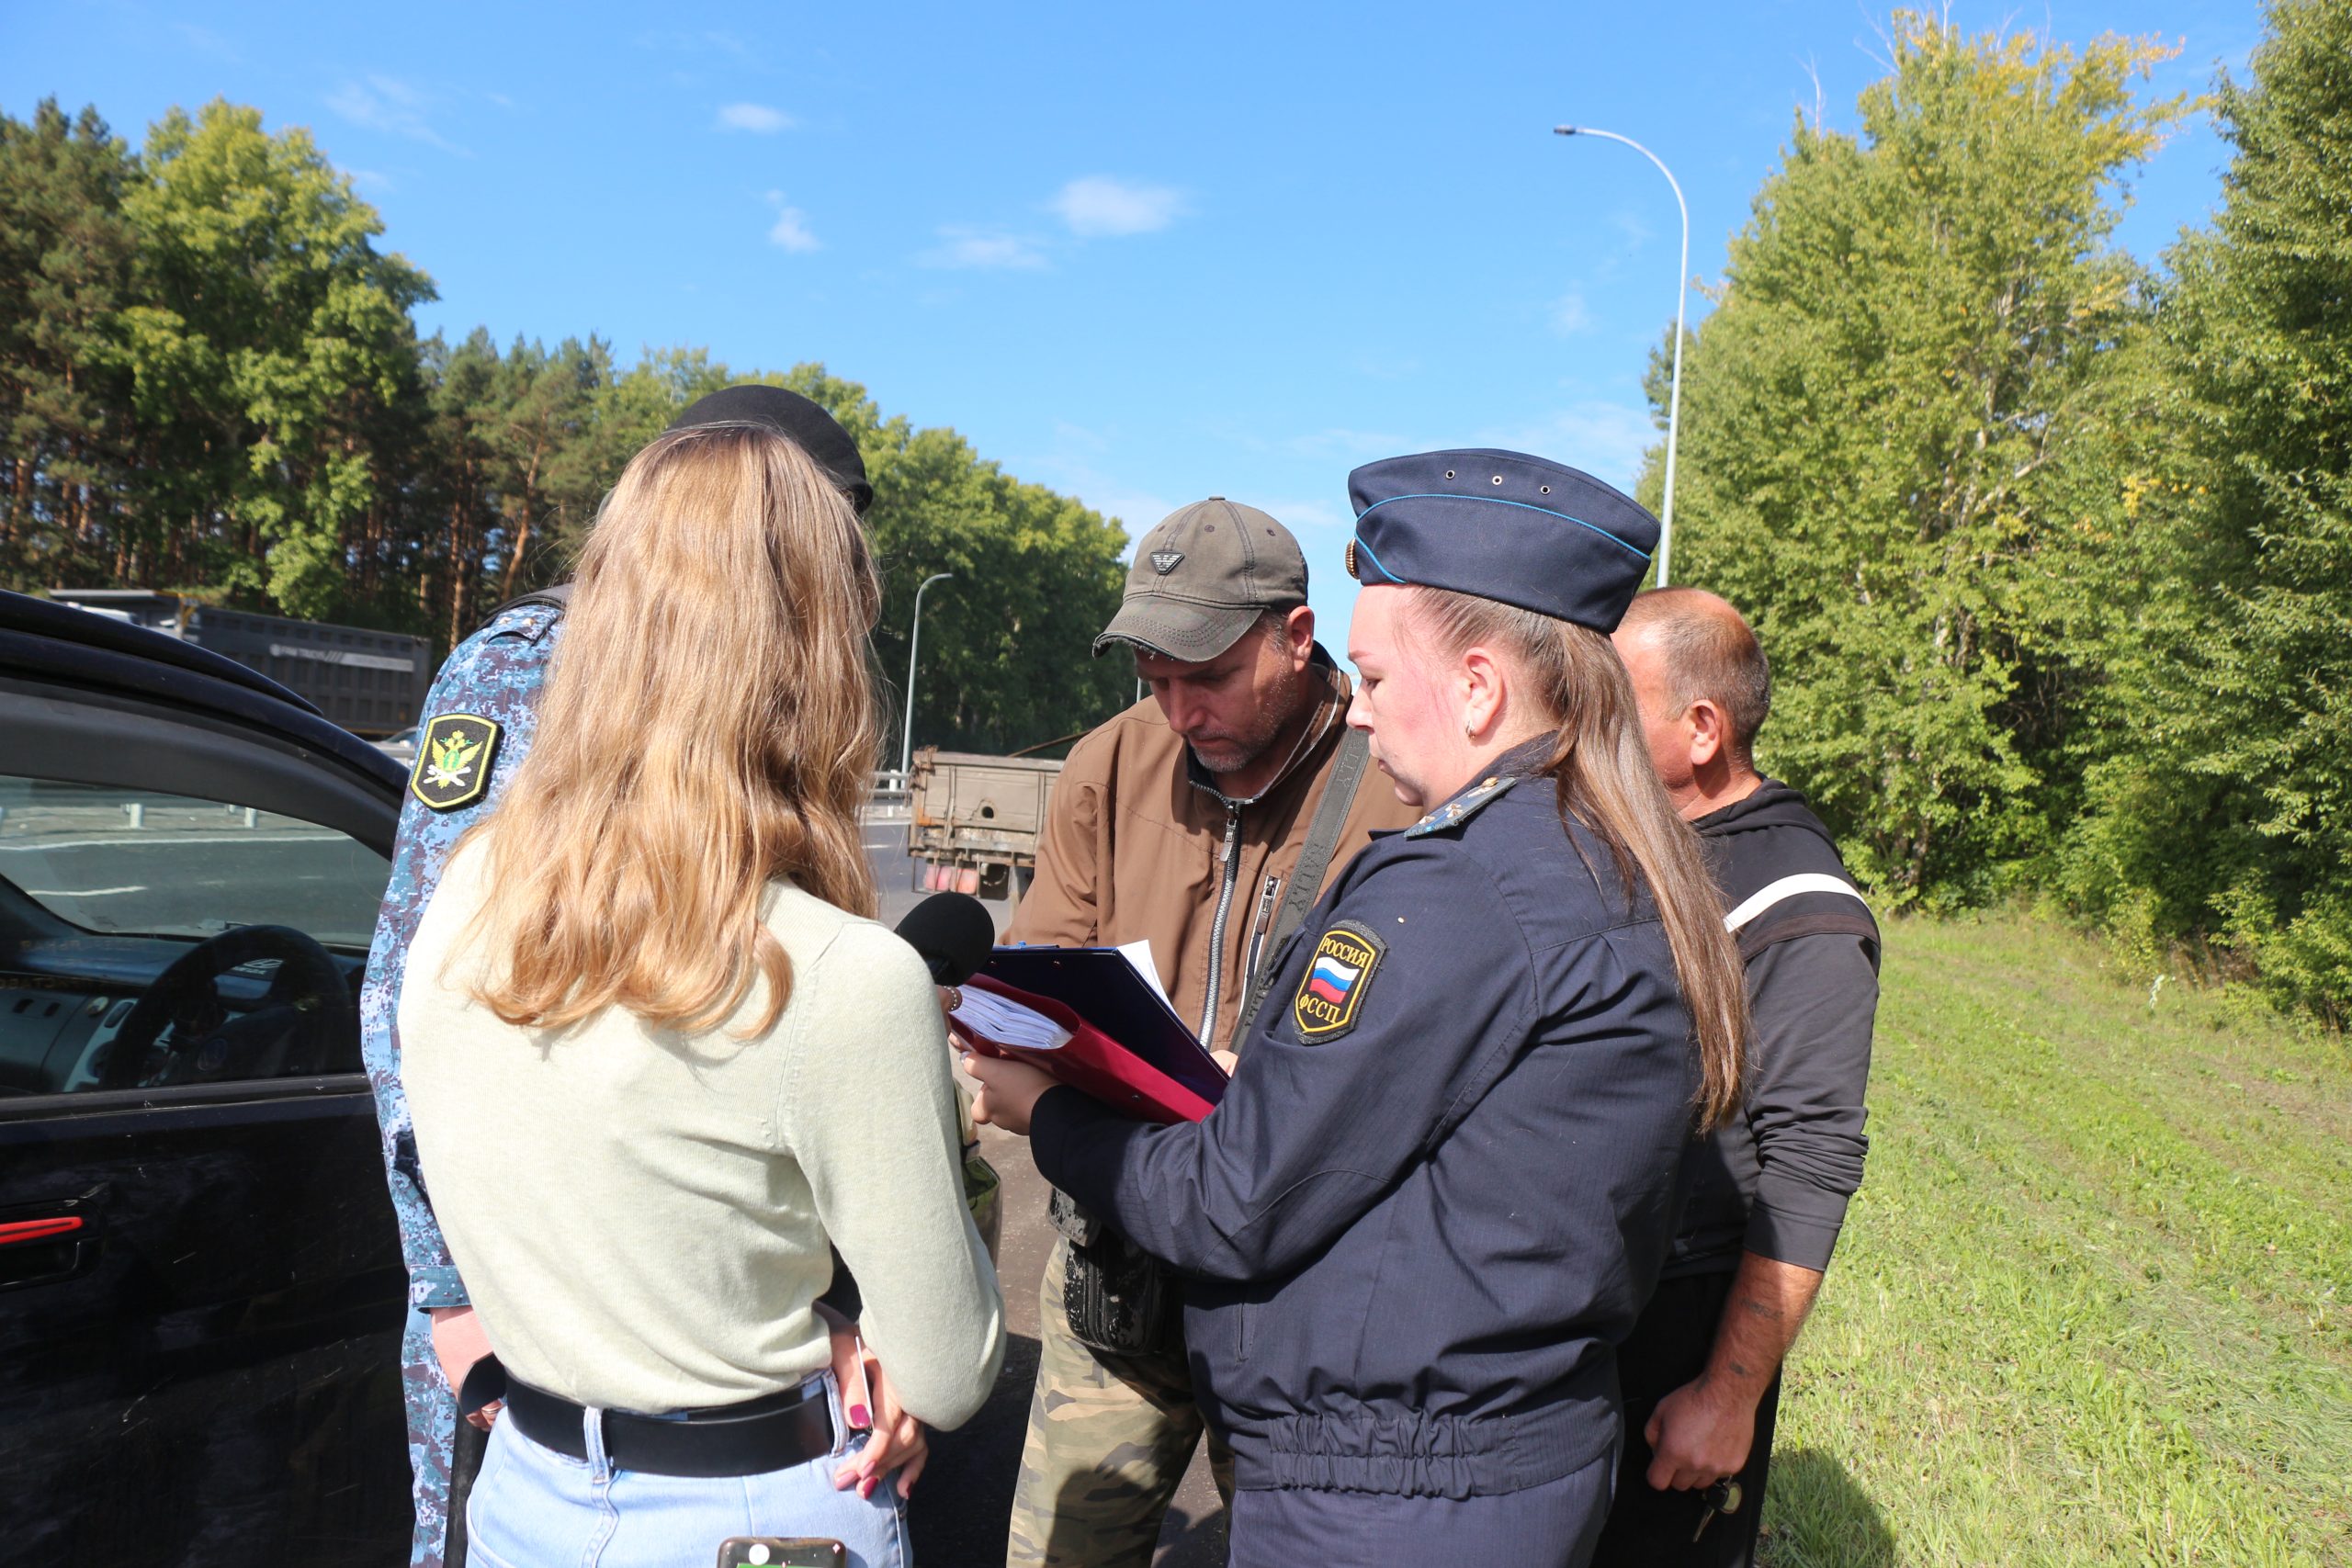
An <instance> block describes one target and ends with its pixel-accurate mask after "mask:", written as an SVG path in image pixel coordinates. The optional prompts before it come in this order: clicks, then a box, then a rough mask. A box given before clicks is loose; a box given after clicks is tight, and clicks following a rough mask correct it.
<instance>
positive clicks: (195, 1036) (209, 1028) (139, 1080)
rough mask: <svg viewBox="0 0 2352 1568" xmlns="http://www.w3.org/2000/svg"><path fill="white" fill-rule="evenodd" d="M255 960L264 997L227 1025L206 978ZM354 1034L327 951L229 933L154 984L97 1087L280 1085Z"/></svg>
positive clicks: (301, 942)
mask: <svg viewBox="0 0 2352 1568" xmlns="http://www.w3.org/2000/svg"><path fill="white" fill-rule="evenodd" d="M263 958H274V959H276V960H277V975H276V976H274V977H273V978H272V979H271V981H270V983H269V990H268V991H267V992H266V994H264V996H263V997H262V999H261V1001H260V1003H259V1005H257V1006H255V1007H254V1009H253V1010H251V1011H250V1012H244V1013H240V1014H238V1015H236V1016H235V1017H233V1018H232V1017H231V1016H230V1014H229V1010H228V1008H227V1006H226V1005H224V1004H223V1003H222V1001H221V1000H220V991H219V989H218V988H217V987H215V986H214V985H213V982H214V980H216V979H217V978H219V977H220V976H222V975H224V974H226V973H228V972H229V971H230V970H232V969H234V968H236V967H237V966H238V965H239V964H251V963H253V962H254V960H255V959H263ZM166 1026H168V1027H169V1028H170V1029H171V1032H172V1038H171V1043H169V1044H164V1043H162V1041H163V1033H164V1029H165V1027H166ZM354 1028H356V1021H355V1019H354V1017H353V1013H352V1006H351V990H350V987H348V986H346V985H345V983H344V978H343V971H342V970H340V969H338V968H336V967H335V963H334V959H333V958H332V957H330V956H329V955H328V953H327V950H326V949H325V948H323V947H321V946H320V945H319V944H318V943H317V942H312V941H311V939H310V938H309V937H308V936H306V935H304V934H303V933H302V932H300V931H296V930H294V929H293V928H292V927H291V926H235V927H232V928H231V929H230V930H228V931H222V932H221V933H220V935H219V936H216V937H208V938H207V939H206V940H204V941H202V942H198V943H197V944H196V945H195V946H194V947H191V948H189V949H188V950H187V952H186V953H181V954H180V955H179V956H178V957H177V958H175V959H174V960H172V963H171V965H170V967H168V968H166V969H165V970H164V972H163V973H162V974H161V975H158V976H155V982H154V984H153V985H151V986H149V987H147V991H146V994H145V995H144V996H141V998H139V1003H138V1005H137V1006H136V1007H134V1008H132V1009H131V1010H130V1017H129V1018H126V1019H124V1020H123V1021H122V1028H121V1029H120V1030H119V1032H117V1033H116V1035H115V1037H114V1039H113V1040H112V1041H110V1042H108V1043H107V1047H106V1066H105V1067H104V1068H103V1070H102V1071H101V1073H100V1075H99V1077H98V1082H97V1087H98V1088H100V1089H137V1088H147V1087H153V1086H157V1085H162V1084H175V1083H190V1082H202V1083H209V1082H212V1081H214V1080H216V1079H220V1078H269V1077H283V1076H285V1074H286V1073H287V1072H288V1069H289V1065H291V1066H297V1067H300V1066H309V1067H311V1068H315V1067H316V1066H318V1064H320V1063H322V1062H323V1061H325V1060H326V1057H327V1053H328V1052H329V1050H330V1049H332V1048H333V1046H334V1043H336V1042H337V1041H338V1040H341V1039H345V1038H347V1037H348V1036H349V1035H350V1033H351V1032H352V1031H353V1030H354Z"/></svg>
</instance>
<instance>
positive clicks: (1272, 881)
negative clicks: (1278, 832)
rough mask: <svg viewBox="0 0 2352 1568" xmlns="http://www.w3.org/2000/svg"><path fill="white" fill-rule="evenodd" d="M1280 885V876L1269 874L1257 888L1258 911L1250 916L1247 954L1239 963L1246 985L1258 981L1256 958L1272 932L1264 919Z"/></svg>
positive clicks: (1243, 981)
mask: <svg viewBox="0 0 2352 1568" xmlns="http://www.w3.org/2000/svg"><path fill="white" fill-rule="evenodd" d="M1282 885H1283V879H1282V878H1281V877H1279V876H1270V877H1268V878H1266V885H1265V886H1263V887H1261V888H1260V889H1259V890H1258V912H1257V913H1256V914H1254V915H1252V916H1250V936H1249V945H1248V947H1247V949H1246V950H1245V951H1246V954H1247V956H1246V959H1245V961H1244V963H1243V964H1242V965H1241V981H1242V984H1244V985H1246V986H1254V985H1256V984H1257V983H1258V960H1259V959H1260V958H1261V957H1262V956H1263V955H1264V953H1263V949H1264V948H1265V945H1266V938H1268V937H1269V936H1272V934H1273V933H1272V931H1268V930H1267V929H1266V920H1267V919H1268V917H1270V916H1272V914H1273V912H1274V895H1275V893H1276V892H1278V891H1280V889H1281V887H1282Z"/></svg>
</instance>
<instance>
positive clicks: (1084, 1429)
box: [1005, 1241, 1233, 1568]
mask: <svg viewBox="0 0 2352 1568" xmlns="http://www.w3.org/2000/svg"><path fill="white" fill-rule="evenodd" d="M1068 1258H1069V1243H1068V1242H1067V1241H1057V1242H1055V1244H1054V1250H1053V1255H1052V1256H1051V1257H1049V1258H1046V1275H1045V1279H1044V1280H1042V1281H1040V1283H1039V1285H1038V1289H1037V1343H1038V1358H1037V1390H1036V1393H1035V1396H1034V1397H1033V1398H1032V1399H1031V1400H1030V1402H1029V1435H1028V1438H1027V1439H1026V1440H1025V1441H1024V1442H1023V1444H1022V1448H1021V1479H1020V1481H1019V1483H1017V1484H1016V1485H1015V1487H1014V1489H1013V1494H1012V1534H1011V1537H1010V1538H1009V1540H1008V1541H1007V1543H1006V1549H1005V1564H1006V1568H1150V1564H1151V1554H1152V1549H1153V1548H1154V1547H1155V1546H1156V1545H1157V1544H1158V1543H1159V1523H1160V1519H1161V1518H1162V1517H1164V1516H1165V1515H1166V1514H1167V1512H1168V1505H1169V1504H1170V1502H1171V1501H1172V1500H1173V1499H1174V1498H1175V1495H1176V1488H1177V1485H1178V1483H1181V1482H1182V1480H1183V1479H1184V1471H1185V1467H1186V1466H1188V1465H1190V1464H1191V1463H1192V1461H1193V1449H1194V1448H1196V1447H1197V1446H1198V1445H1199V1443H1200V1440H1201V1436H1202V1433H1203V1431H1204V1429H1205V1425H1206V1424H1205V1423H1204V1421H1203V1420H1202V1418H1201V1412H1200V1407H1199V1406H1198V1405H1196V1404H1193V1379H1192V1374H1191V1372H1190V1371H1188V1370H1187V1368H1186V1363H1185V1359H1184V1349H1183V1347H1182V1345H1179V1346H1177V1347H1176V1348H1174V1349H1172V1350H1168V1351H1163V1352H1161V1353H1159V1354H1157V1355H1149V1356H1116V1355H1112V1354H1109V1353H1107V1352H1104V1351H1101V1350H1096V1349H1093V1348H1091V1347H1089V1346H1086V1345H1083V1344H1081V1343H1080V1342H1079V1340H1078V1338H1077V1337H1076V1336H1074V1335H1072V1334H1071V1333H1070V1331H1069V1312H1068V1310H1067V1308H1066V1307H1065V1306H1064V1304H1063V1299H1062V1283H1063V1280H1064V1277H1065V1275H1066V1274H1067V1272H1068V1269H1069V1262H1068ZM1208 1438H1209V1464H1210V1467H1211V1469H1212V1470H1214V1471H1215V1472H1216V1484H1217V1491H1218V1492H1219V1493H1220V1494H1222V1495H1224V1496H1225V1498H1226V1499H1227V1501H1228V1502H1230V1501H1231V1500H1232V1496H1233V1456H1232V1455H1231V1454H1230V1453H1229V1452H1227V1450H1226V1447H1225V1444H1224V1443H1223V1442H1222V1441H1220V1440H1219V1439H1218V1438H1217V1436H1216V1433H1215V1432H1214V1431H1211V1432H1209V1433H1208Z"/></svg>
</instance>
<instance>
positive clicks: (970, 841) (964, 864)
mask: <svg viewBox="0 0 2352 1568" xmlns="http://www.w3.org/2000/svg"><path fill="white" fill-rule="evenodd" d="M1061 772H1062V765H1061V763H1060V762H1059V761H1057V760H1055V759H1053V758H1049V757H1023V756H1018V755H1015V756H1010V757H992V756H987V755H983V754H982V753H979V752H976V751H942V750H939V749H938V748H937V747H935V746H926V747H924V748H923V749H922V750H920V751H918V752H916V753H915V755H914V761H913V765H912V766H911V767H910V768H909V769H908V770H907V776H906V778H905V780H904V786H903V787H904V789H905V799H906V810H907V813H908V820H907V854H908V856H909V858H910V859H911V860H912V861H913V862H914V863H915V881H916V886H918V887H919V888H921V889H922V891H925V892H931V893H951V892H952V893H968V894H971V895H972V896H973V897H978V898H989V899H1001V900H1003V902H1004V906H1005V909H1004V914H1003V916H1002V918H1001V919H1000V920H999V921H998V929H999V930H1000V931H1001V930H1002V929H1003V928H1004V927H1006V926H1008V925H1010V924H1011V923H1012V916H1013V912H1014V911H1015V910H1017V909H1019V908H1020V907H1021V896H1022V894H1023V893H1024V892H1026V891H1027V890H1028V886H1029V882H1030V879H1031V878H1032V877H1033V876H1035V874H1036V869H1037V840H1038V838H1039V837H1040V835H1042V834H1043V833H1044V831H1045V828H1046V802H1048V801H1049V800H1051V799H1052V798H1053V794H1054V784H1055V783H1056V782H1057V780H1059V778H1060V777H1061Z"/></svg>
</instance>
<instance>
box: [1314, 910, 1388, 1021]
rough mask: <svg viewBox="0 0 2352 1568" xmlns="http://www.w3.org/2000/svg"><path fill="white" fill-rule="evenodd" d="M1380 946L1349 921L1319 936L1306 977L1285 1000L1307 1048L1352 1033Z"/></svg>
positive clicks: (1354, 923) (1368, 932)
mask: <svg viewBox="0 0 2352 1568" xmlns="http://www.w3.org/2000/svg"><path fill="white" fill-rule="evenodd" d="M1386 951H1387V949H1386V947H1385V945H1384V944H1383V943H1382V942H1381V940H1380V939H1379V938H1378V937H1376V936H1374V935H1373V934H1372V932H1371V931H1368V930H1366V929H1365V928H1364V927H1363V926H1361V925H1359V924H1357V923H1356V922H1355V921H1353V920H1342V921H1340V923H1339V924H1337V925H1335V926H1333V927H1332V928H1331V929H1330V930H1329V931H1325V932H1324V933H1323V939H1322V940H1321V941H1320V942H1317V943H1316V944H1315V953H1314V956H1313V957H1312V958H1311V959H1309V960H1308V961H1307V965H1306V976H1305V977H1304V978H1302V979H1301V980H1300V981H1299V983H1298V994H1297V995H1296V996H1295V997H1293V998H1291V1004H1290V1015H1291V1021H1292V1022H1293V1023H1295V1024H1296V1025H1297V1026H1298V1038H1299V1040H1300V1041H1301V1042H1302V1043H1305V1044H1308V1045H1315V1044H1319V1043H1322V1042H1323V1041H1326V1040H1336V1039H1338V1038H1339V1037H1340V1035H1342V1034H1345V1033H1346V1032H1348V1031H1349V1030H1351V1029H1353V1028H1354V1027H1355V1023H1356V1016H1357V1014H1358V1012H1359V1011H1360V1010H1362V1007H1363V994H1364V991H1365V989H1366V988H1367V987H1370V986H1371V984H1372V976H1373V974H1374V971H1375V970H1377V969H1378V968H1379V967H1380V960H1381V958H1382V956H1383V955H1384V954H1385V953H1386Z"/></svg>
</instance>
